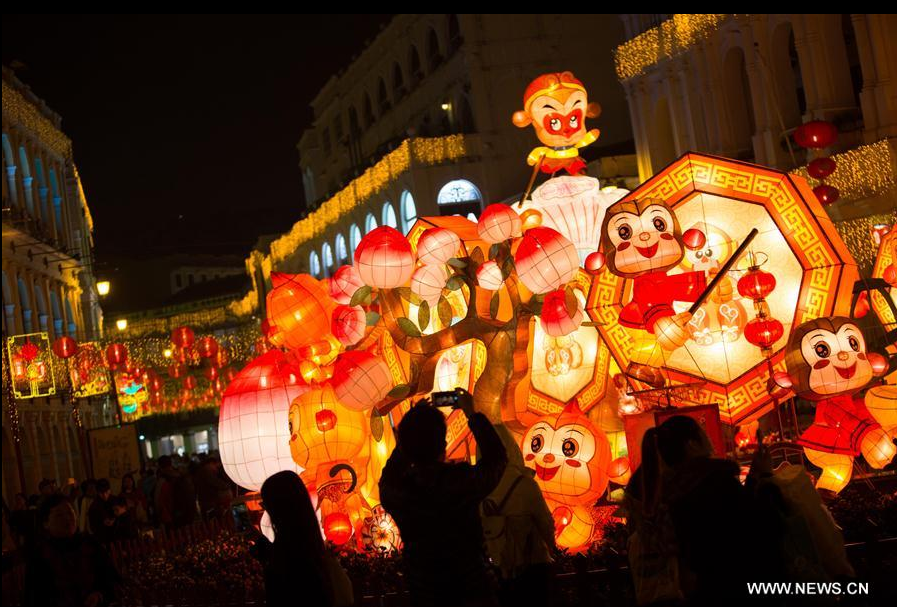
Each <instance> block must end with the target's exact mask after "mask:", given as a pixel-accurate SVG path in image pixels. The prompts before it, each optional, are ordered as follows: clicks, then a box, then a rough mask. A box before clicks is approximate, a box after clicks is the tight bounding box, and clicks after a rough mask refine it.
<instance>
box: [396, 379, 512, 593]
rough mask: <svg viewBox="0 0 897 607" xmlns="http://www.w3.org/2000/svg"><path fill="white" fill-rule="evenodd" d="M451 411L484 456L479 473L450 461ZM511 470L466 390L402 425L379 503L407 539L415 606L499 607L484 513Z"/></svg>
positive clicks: (442, 396)
mask: <svg viewBox="0 0 897 607" xmlns="http://www.w3.org/2000/svg"><path fill="white" fill-rule="evenodd" d="M446 405H447V406H451V407H452V408H457V409H461V410H462V411H463V412H464V414H465V415H466V416H467V423H468V426H469V427H470V430H471V432H472V433H473V436H474V439H475V440H476V442H477V447H478V451H479V456H478V458H477V462H476V464H475V465H471V464H469V463H466V462H461V463H450V462H446V461H445V458H446V455H445V449H446V423H445V415H444V414H443V413H442V411H440V410H439V408H438V407H440V406H446ZM506 465H507V455H506V453H505V448H504V445H503V444H502V442H501V439H500V438H499V436H498V434H497V433H496V431H495V429H494V428H493V427H492V424H491V423H490V422H489V420H488V419H487V418H486V416H485V415H483V414H482V413H476V412H475V411H474V409H473V399H472V397H471V395H470V394H469V393H468V392H467V391H465V390H462V389H460V388H458V389H456V390H455V391H454V392H450V393H445V392H443V393H436V394H434V395H433V398H432V399H430V400H422V401H419V402H418V403H417V404H415V405H414V406H413V407H412V408H411V410H410V411H409V412H408V413H406V414H405V416H404V417H403V418H402V421H401V423H400V424H399V428H398V443H397V445H396V448H395V450H393V452H392V455H390V457H389V460H388V461H387V462H386V466H385V467H384V468H383V473H382V476H381V478H380V499H381V502H382V505H383V507H384V509H385V510H386V511H387V512H389V513H390V514H391V515H392V517H393V518H394V519H395V521H396V523H397V525H398V527H399V531H400V532H401V534H402V540H403V542H404V550H403V562H404V569H405V576H406V579H407V581H408V586H409V589H410V591H411V602H412V604H413V605H415V606H424V605H426V606H429V605H435V606H439V605H457V606H474V605H495V604H496V599H495V592H494V588H493V581H492V579H491V577H490V575H489V572H488V571H487V567H486V561H485V555H484V551H483V544H484V539H483V528H482V525H481V522H480V515H479V505H480V502H481V501H482V500H483V499H484V498H485V497H486V496H488V495H489V494H490V493H491V492H492V491H493V490H494V489H495V487H496V486H497V485H498V482H499V481H500V480H501V477H502V474H503V473H504V470H505V466H506Z"/></svg>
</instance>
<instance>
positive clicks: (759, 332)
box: [744, 316, 785, 350]
mask: <svg viewBox="0 0 897 607" xmlns="http://www.w3.org/2000/svg"><path fill="white" fill-rule="evenodd" d="M784 333H785V328H784V327H783V326H782V323H780V322H779V321H778V320H776V319H775V318H769V317H763V316H758V317H757V318H754V319H751V320H749V321H748V323H747V324H746V325H745V326H744V338H745V339H746V340H748V342H750V343H752V344H754V345H755V346H757V347H759V348H762V349H764V350H769V349H770V348H772V346H773V345H774V344H775V343H776V342H777V341H778V340H779V339H780V338H781V337H782V335H784Z"/></svg>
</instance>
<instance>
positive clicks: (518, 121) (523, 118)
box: [511, 110, 533, 129]
mask: <svg viewBox="0 0 897 607" xmlns="http://www.w3.org/2000/svg"><path fill="white" fill-rule="evenodd" d="M511 122H513V123H514V125H515V126H517V127H520V128H521V129H523V128H526V127H528V126H529V125H531V124H532V123H533V119H532V118H530V117H529V114H527V113H526V112H524V111H523V110H519V111H517V112H514V115H513V116H511Z"/></svg>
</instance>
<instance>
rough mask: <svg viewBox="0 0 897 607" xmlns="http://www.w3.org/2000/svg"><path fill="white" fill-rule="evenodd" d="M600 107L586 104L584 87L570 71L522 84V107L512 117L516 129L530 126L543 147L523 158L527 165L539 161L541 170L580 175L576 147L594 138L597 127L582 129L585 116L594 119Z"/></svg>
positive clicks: (542, 76) (579, 160)
mask: <svg viewBox="0 0 897 607" xmlns="http://www.w3.org/2000/svg"><path fill="white" fill-rule="evenodd" d="M600 114H601V106H600V105H598V104H597V103H589V100H588V95H587V93H586V88H585V87H584V86H583V85H582V82H580V81H579V80H577V79H576V77H575V76H574V75H573V74H572V73H571V72H560V73H552V74H542V75H541V76H539V77H538V78H536V79H535V80H533V81H532V82H530V84H529V86H528V87H526V92H524V94H523V110H520V111H517V112H514V115H513V117H512V120H513V122H514V124H515V125H517V126H518V127H520V128H526V127H528V126H529V125H532V126H533V128H534V129H535V130H536V137H538V138H539V141H541V142H542V143H544V144H545V145H544V146H540V147H537V148H535V149H534V150H533V151H532V152H530V153H529V157H528V158H527V159H526V161H527V163H528V164H529V165H530V166H535V165H537V164H539V167H540V169H541V170H542V172H543V173H551V174H554V173H557V172H558V171H560V170H562V169H563V170H566V171H567V172H568V173H570V174H571V175H578V174H580V173H581V172H582V171H583V169H585V167H586V163H585V162H583V161H582V159H581V158H580V157H579V149H580V148H583V147H585V146H587V145H589V144H590V143H593V142H595V140H597V139H598V135H599V134H600V132H599V131H598V129H592V130H590V131H587V130H586V127H585V123H586V121H585V119H586V118H597V117H598V116H599V115H600Z"/></svg>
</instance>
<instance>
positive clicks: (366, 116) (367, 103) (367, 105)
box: [361, 93, 374, 128]
mask: <svg viewBox="0 0 897 607" xmlns="http://www.w3.org/2000/svg"><path fill="white" fill-rule="evenodd" d="M361 108H362V110H361V111H362V114H361V118H362V120H364V128H368V127H369V126H371V125H372V124H374V110H373V107H372V105H371V96H370V95H368V94H367V93H365V94H364V101H363V102H362V106H361Z"/></svg>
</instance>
